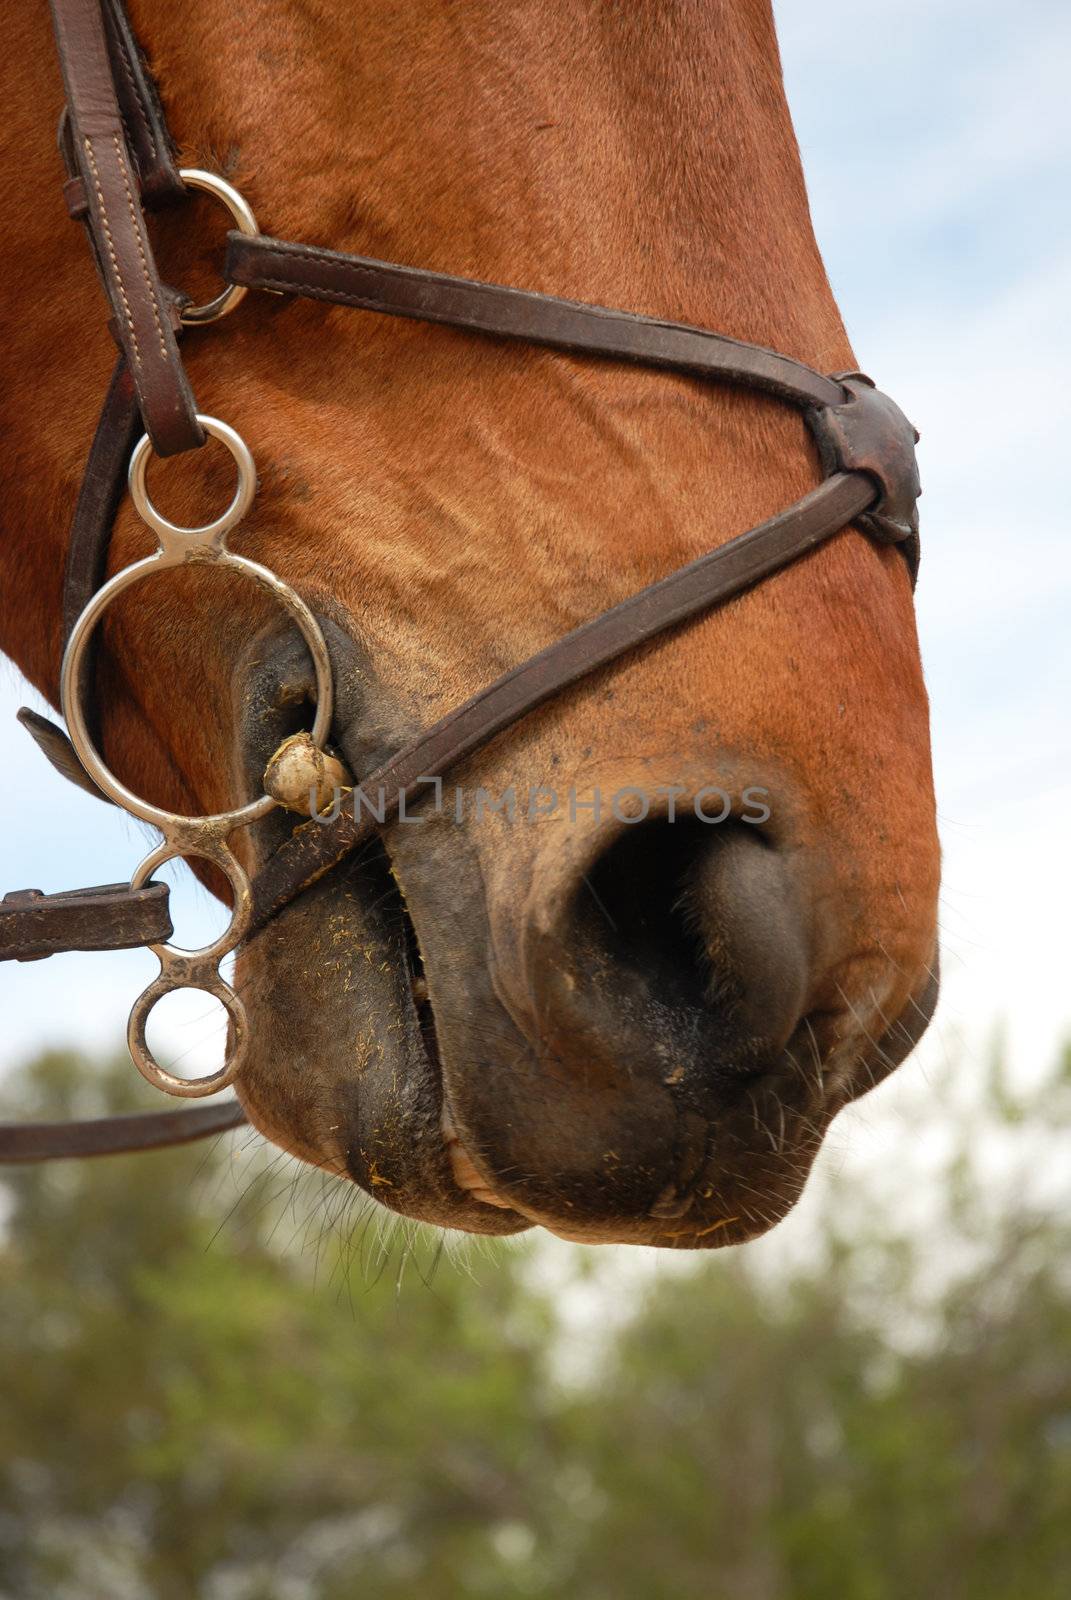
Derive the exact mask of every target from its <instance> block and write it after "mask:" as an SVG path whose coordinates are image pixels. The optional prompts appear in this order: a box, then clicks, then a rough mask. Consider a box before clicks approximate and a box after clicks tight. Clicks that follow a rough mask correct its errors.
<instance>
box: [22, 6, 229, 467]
mask: <svg viewBox="0 0 1071 1600" xmlns="http://www.w3.org/2000/svg"><path fill="white" fill-rule="evenodd" d="M51 5H52V20H53V25H54V28H55V34H56V45H57V49H58V52H59V59H60V67H61V69H62V71H63V81H64V86H65V88H66V92H67V113H68V118H69V141H68V144H69V154H70V157H71V159H72V160H73V161H74V163H75V165H76V169H77V177H78V179H80V181H81V185H82V188H81V190H80V191H79V192H78V194H76V195H75V196H73V197H72V196H71V194H70V193H69V194H68V203H69V204H71V203H72V199H73V202H74V209H75V211H76V213H77V210H78V200H79V197H80V198H81V199H82V200H84V205H85V220H86V224H87V227H88V228H89V231H90V236H91V239H92V242H93V246H94V255H95V256H96V259H97V266H98V268H99V271H100V275H101V279H102V281H103V283H104V287H105V289H106V290H107V293H108V298H109V300H110V302H111V306H112V312H113V323H112V326H113V330H114V332H115V337H116V341H117V343H118V344H119V347H120V349H121V350H122V352H123V355H124V356H125V358H126V362H127V365H128V366H129V368H130V374H131V378H132V380H133V383H134V388H135V390H136V392H137V397H138V404H139V407H140V409H141V415H142V418H143V420H144V423H145V428H146V431H147V433H148V434H149V436H150V438H151V439H152V442H153V446H154V448H155V449H156V451H157V453H158V454H159V455H162V456H167V455H175V454H177V453H178V452H179V451H182V450H191V449H195V448H197V447H198V446H199V445H201V444H203V443H204V433H203V431H202V429H201V426H200V424H199V423H198V421H197V418H196V408H195V405H194V400H193V395H192V394H191V392H190V386H189V384H188V382H187V381H186V374H185V370H184V368H183V365H182V361H181V359H180V357H179V353H178V345H177V343H176V340H175V331H174V325H173V321H174V311H173V305H172V303H171V301H170V300H169V298H168V296H167V295H166V294H165V291H164V289H163V286H162V285H161V283H160V279H159V277H158V275H157V272H156V266H155V263H154V261H153V255H152V248H151V245H150V243H149V236H148V233H147V231H146V228H145V219H144V216H143V215H142V210H141V202H140V198H139V181H138V174H137V173H136V171H135V169H134V166H133V162H132V160H131V157H130V153H129V150H128V147H127V139H126V131H125V129H124V126H123V118H122V113H121V111H120V109H119V101H118V98H117V94H116V87H115V77H114V73H113V64H112V60H111V57H110V55H109V48H108V34H107V31H106V29H105V24H104V14H103V11H102V7H101V0H51ZM135 98H136V97H135ZM147 144H148V145H149V146H152V147H153V148H155V141H154V139H153V138H152V136H151V134H150V135H148V136H147Z"/></svg>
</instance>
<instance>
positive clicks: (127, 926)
mask: <svg viewBox="0 0 1071 1600" xmlns="http://www.w3.org/2000/svg"><path fill="white" fill-rule="evenodd" d="M167 900H168V887H167V884H166V883H147V884H146V885H145V887H144V889H132V888H131V887H130V885H129V884H128V883H101V884H97V885H96V886H95V887H94V888H92V889H67V890H65V891H64V892H63V893H62V894H42V892H41V890H40V889H15V890H12V892H11V893H10V894H6V895H5V896H4V898H3V900H0V961H42V960H44V958H45V957H46V956H52V955H56V954H57V952H58V951H60V950H132V949H134V948H136V947H137V946H138V945H143V944H163V943H164V942H165V941H166V940H168V939H170V937H171V935H172V933H173V932H174V929H173V928H172V926H171V916H170V913H169V911H168V908H167Z"/></svg>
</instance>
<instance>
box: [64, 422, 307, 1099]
mask: <svg viewBox="0 0 1071 1600" xmlns="http://www.w3.org/2000/svg"><path fill="white" fill-rule="evenodd" d="M197 420H198V422H199V423H200V424H201V426H202V427H203V428H204V430H205V432H206V433H208V434H209V435H211V437H212V438H214V439H218V440H220V441H221V442H222V443H223V444H225V445H226V446H227V448H228V449H229V450H230V452H231V455H232V456H233V457H234V460H235V463H236V466H237V468H238V484H237V487H236V489H235V492H234V495H233V497H232V499H231V502H230V504H229V506H227V508H226V510H225V511H223V512H222V513H221V515H220V516H218V517H216V518H215V519H214V520H213V521H212V522H208V523H205V524H203V525H202V526H200V527H195V528H188V527H183V526H180V525H178V524H176V523H173V522H169V521H168V519H167V518H166V517H163V516H161V515H160V513H159V512H158V511H157V510H156V507H155V506H154V505H153V503H152V500H151V498H150V496H149V491H148V483H147V472H148V463H149V455H150V452H151V448H152V447H151V445H150V442H149V439H148V437H147V436H146V437H145V438H143V439H141V440H140V441H139V442H138V444H137V446H136V448H135V450H134V454H133V456H132V458H131V462H130V492H131V496H132V498H133V501H134V505H135V507H136V509H137V511H138V512H139V514H140V515H141V517H142V518H143V519H144V521H145V522H146V524H147V525H148V526H149V527H150V528H151V529H152V530H153V532H154V533H155V535H156V538H157V541H158V542H157V548H156V550H155V551H154V552H153V554H152V555H150V556H146V557H144V558H143V559H142V560H140V561H135V562H133V563H132V564H131V565H130V566H128V567H124V568H123V569H122V570H121V571H119V572H117V573H116V574H115V576H114V577H112V578H110V579H109V580H108V582H107V583H106V584H104V586H103V587H102V588H101V589H98V590H97V592H96V594H95V595H94V596H93V598H92V599H91V600H90V602H89V604H88V605H87V606H86V608H85V610H84V611H83V612H82V614H81V616H80V617H79V618H78V620H77V622H76V623H75V625H74V628H73V630H72V632H71V637H70V639H69V641H68V644H67V649H66V651H65V652H64V657H63V665H62V668H61V672H60V698H61V703H62V706H63V713H64V716H65V717H66V719H67V726H68V728H69V730H70V735H71V741H72V743H73V745H74V747H75V750H76V751H77V753H78V758H79V760H80V761H81V763H82V765H83V767H84V768H85V770H86V772H87V773H88V774H89V776H90V777H91V778H92V779H93V781H94V783H95V784H96V785H97V787H98V788H99V789H100V790H102V792H103V793H104V794H106V795H107V796H108V798H109V799H111V800H114V801H115V802H116V803H117V804H118V805H120V806H121V807H122V808H123V809H124V810H125V811H128V812H130V814H131V815H132V816H135V817H139V818H140V819H141V820H142V821H144V822H150V823H152V824H153V826H154V827H156V828H159V830H160V832H161V833H162V834H163V843H162V844H160V845H159V846H158V847H157V848H156V849H155V850H153V851H152V852H151V853H150V854H149V855H148V856H147V857H146V858H145V860H144V861H142V863H141V865H140V866H139V867H138V869H137V871H136V872H135V873H134V876H133V879H132V880H131V883H132V887H134V888H140V887H143V886H144V885H145V884H146V883H147V882H148V881H149V879H150V878H151V876H152V873H153V872H154V871H155V869H156V868H157V867H158V866H161V865H162V864H163V862H164V861H167V860H170V859H172V858H173V857H175V856H183V857H185V856H198V857H201V858H203V859H205V860H208V861H212V862H214V863H215V865H216V866H217V867H219V869H220V870H221V871H222V872H223V873H225V874H226V877H227V879H228V881H229V882H230V885H231V889H232V891H233V895H234V909H233V912H232V915H231V920H230V922H229V924H228V926H227V928H226V930H225V932H224V933H223V934H221V935H220V937H219V938H218V939H216V940H214V941H213V942H212V943H211V944H208V945H205V946H204V948H203V949H200V950H194V951H187V950H181V949H178V948H176V947H175V946H173V945H168V944H155V945H150V946H149V948H150V949H151V950H152V951H153V953H154V954H155V955H156V957H157V959H158V960H159V962H160V972H159V974H158V976H157V977H156V978H155V979H154V980H153V982H152V983H151V984H149V986H148V988H147V989H146V990H145V991H144V992H143V994H141V995H140V996H139V998H138V1000H137V1001H136V1003H135V1005H134V1008H133V1010H132V1011H131V1013H130V1022H129V1026H128V1030H127V1041H128V1043H129V1046H130V1054H131V1056H132V1058H133V1060H134V1064H135V1065H136V1067H137V1068H138V1071H139V1072H141V1073H142V1075H143V1076H144V1077H145V1078H147V1079H148V1081H149V1082H150V1083H152V1084H154V1085H155V1086H156V1087H157V1088H159V1089H163V1090H165V1091H166V1092H167V1093H168V1094H173V1095H178V1096H180V1097H181V1098H184V1099H196V1098H199V1097H200V1096H202V1095H208V1094H215V1093H216V1092H217V1091H218V1090H220V1089H224V1088H226V1087H227V1085H228V1084H230V1083H232V1082H233V1081H234V1079H235V1077H236V1076H237V1075H238V1073H239V1072H240V1071H241V1067H242V1063H243V1061H244V1059H245V1053H246V1049H247V1046H248V1020H247V1017H246V1011H245V1006H244V1005H243V1004H242V1001H241V999H240V998H239V996H238V995H237V994H236V993H235V991H234V989H233V988H232V987H231V985H230V984H229V983H227V981H226V980H225V979H224V978H223V977H221V975H220V973H219V970H218V963H219V961H220V960H221V959H222V958H223V957H224V956H225V955H228V954H229V953H230V952H231V951H232V950H233V949H234V948H235V947H236V945H237V944H238V943H239V942H240V940H241V939H242V937H243V935H244V933H245V931H246V928H247V927H248V925H249V919H250V916H251V913H252V889H251V886H250V883H249V878H248V875H247V874H246V872H245V869H244V868H243V867H242V865H241V863H240V862H239V861H238V859H237V857H236V856H235V855H234V853H233V852H232V851H231V849H230V848H229V846H228V845H227V844H226V842H225V841H226V838H227V836H228V835H229V834H230V833H231V832H232V831H233V830H234V829H236V828H240V827H244V826H246V825H247V824H249V823H251V822H255V821H256V820H257V819H258V818H259V817H263V816H265V815H266V814H267V813H268V812H269V811H271V810H272V809H273V808H274V807H275V805H276V801H275V800H274V799H273V798H272V796H271V795H269V794H261V795H259V796H258V797H257V798H256V799H254V800H249V801H247V802H246V803H245V804H244V805H240V806H236V807H234V808H232V809H231V810H229V811H220V812H214V813H211V814H209V815H205V816H199V817H184V816H182V815H181V814H179V813H178V812H174V811H166V810H164V809H163V808H162V807H160V806H154V805H150V803H149V802H148V801H147V800H143V799H142V798H141V797H140V796H139V795H136V794H134V793H133V792H132V791H131V790H130V789H128V788H127V787H126V785H125V784H123V783H121V782H120V781H119V779H118V778H117V777H116V776H115V774H114V773H113V772H111V770H110V769H109V768H108V767H107V766H106V765H105V764H104V760H103V758H102V757H101V755H100V754H99V752H98V751H97V749H96V747H95V745H94V744H93V741H92V738H91V737H90V733H89V728H88V725H87V722H86V716H85V709H84V706H83V694H82V677H83V664H84V661H85V653H86V650H87V648H88V646H89V642H90V639H91V637H92V634H93V630H94V629H95V628H96V626H97V624H98V623H99V621H100V619H101V617H102V616H103V615H104V612H105V611H106V610H107V608H108V606H109V605H110V604H111V602H112V601H113V600H115V599H116V598H117V597H118V596H119V595H120V594H122V593H123V592H124V591H125V590H127V589H129V588H130V587H131V586H132V585H134V584H136V583H140V582H141V580H142V579H143V578H147V577H150V576H152V575H153V574H154V573H156V572H166V571H167V570H169V569H170V568H172V567H182V566H186V565H192V564H196V565H200V566H211V567H216V568H223V569H224V570H227V571H231V572H237V573H241V574H243V575H244V576H245V577H247V578H251V579H252V580H253V582H254V583H256V584H257V585H258V587H260V588H262V589H264V590H266V591H267V592H268V593H269V594H271V595H272V596H273V598H274V599H276V600H277V601H278V602H279V603H280V604H281V605H282V606H283V608H284V610H285V611H286V612H287V613H288V614H289V616H290V618H291V619H292V621H294V622H295V623H296V624H297V626H298V628H299V629H300V631H301V634H302V637H303V638H304V640H305V644H306V646H307V648H308V650H309V653H310V655H311V656H312V661H313V667H314V670H315V674H316V693H317V699H316V714H315V717H314V719H313V727H312V735H311V736H312V740H313V743H314V744H315V745H316V746H317V747H318V748H321V749H322V747H323V745H324V743H325V741H326V739H327V734H328V730H329V729H330V726H331V711H332V700H333V685H332V677H331V660H330V657H329V655H328V653H327V645H326V643H325V642H324V637H323V634H322V632H321V630H320V625H319V623H318V622H317V621H316V618H315V617H314V615H313V614H312V612H311V611H310V610H309V607H308V606H307V605H306V604H305V602H304V600H302V599H301V597H300V596H299V595H298V594H296V593H295V592H294V590H293V589H291V588H290V586H289V584H287V583H284V582H283V580H282V579H281V578H280V577H279V576H278V575H277V574H276V573H274V572H272V571H271V569H270V568H268V567H265V566H261V564H260V563H259V562H256V561H251V560H249V559H248V558H247V557H245V556H239V555H235V554H234V553H233V552H232V551H230V550H228V548H227V543H226V540H227V535H228V533H229V532H230V531H231V529H232V528H234V527H235V526H236V525H237V523H238V522H239V521H240V520H241V518H242V517H243V516H244V515H245V513H246V512H247V511H248V509H249V506H250V505H251V503H252V500H253V495H254V493H255V490H256V470H255V468H254V465H253V457H252V456H251V454H250V452H249V450H248V448H247V446H246V444H245V441H244V440H243V439H242V438H241V437H240V435H239V434H237V433H236V432H235V431H234V429H233V428H230V427H228V426H227V424H226V423H223V422H220V421H218V420H217V419H216V418H215V417H206V416H199V417H198V419H197ZM186 988H194V989H201V990H203V991H204V992H205V993H206V994H211V995H213V996H214V997H215V998H216V999H217V1000H219V1001H220V1002H221V1003H222V1004H223V1005H224V1006H225V1007H226V1010H227V1014H228V1016H229V1018H230V1023H231V1035H230V1039H229V1040H228V1045H227V1052H226V1055H225V1058H224V1062H223V1065H222V1067H220V1068H219V1070H218V1071H217V1072H213V1073H210V1074H208V1075H207V1076H206V1077H203V1078H194V1079H188V1078H180V1077H178V1076H176V1074H174V1073H172V1072H169V1071H168V1070H167V1069H166V1068H164V1067H162V1066H160V1064H159V1062H158V1061H157V1060H156V1058H155V1056H154V1055H153V1053H152V1051H151V1050H150V1048H149V1045H148V1041H147V1038H146V1025H147V1022H148V1018H149V1013H150V1012H151V1011H152V1008H153V1006H154V1005H155V1004H156V1002H157V1001H158V1000H160V999H162V998H163V996H164V995H166V994H170V993H172V992H173V991H174V990H176V989H186Z"/></svg>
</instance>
